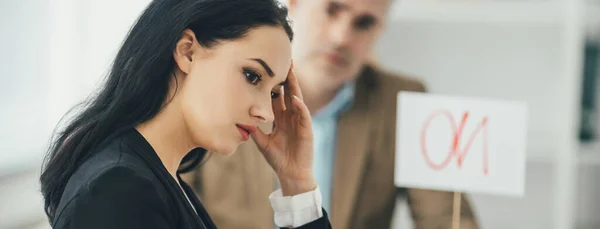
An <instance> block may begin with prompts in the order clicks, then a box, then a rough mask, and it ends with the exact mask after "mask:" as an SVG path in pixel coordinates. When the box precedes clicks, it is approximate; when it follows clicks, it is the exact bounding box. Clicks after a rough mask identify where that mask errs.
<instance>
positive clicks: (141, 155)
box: [51, 128, 331, 229]
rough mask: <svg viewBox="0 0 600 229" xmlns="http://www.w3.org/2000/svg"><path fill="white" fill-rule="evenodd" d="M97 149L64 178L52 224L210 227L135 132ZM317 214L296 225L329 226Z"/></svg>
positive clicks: (59, 227) (63, 227)
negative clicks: (306, 222)
mask: <svg viewBox="0 0 600 229" xmlns="http://www.w3.org/2000/svg"><path fill="white" fill-rule="evenodd" d="M98 149H99V150H98V151H96V153H94V155H93V156H92V157H90V158H89V159H87V160H86V161H85V163H84V164H83V165H81V167H80V168H79V169H78V170H77V171H76V172H75V173H74V174H73V175H72V176H71V178H70V179H69V182H68V184H67V186H66V188H65V191H64V192H63V195H62V198H61V201H60V203H59V205H58V208H57V210H56V214H55V218H54V219H51V221H52V227H53V228H55V229H67V228H69V229H75V228H77V229H82V228H85V229H95V228H98V229H100V228H102V229H105V228H111V229H137V228H139V229H155V228H156V229H159V228H160V229H169V228H172V229H212V228H216V226H215V224H214V223H213V221H212V220H211V219H210V216H209V215H208V213H207V212H206V209H204V207H203V206H202V203H200V201H199V200H198V199H197V198H196V196H195V195H194V193H193V191H192V190H191V189H190V187H189V186H188V185H187V184H186V183H185V182H183V181H182V180H181V178H179V177H178V179H179V182H180V183H181V185H182V186H183V189H184V190H185V193H186V194H187V196H188V197H189V201H188V199H187V198H186V196H185V195H184V194H183V192H182V191H181V188H180V187H179V185H178V184H177V182H175V180H174V179H173V178H172V177H171V175H170V174H169V173H168V172H167V170H166V169H165V167H164V166H163V164H162V162H161V161H160V159H159V157H158V155H157V154H156V152H155V151H154V149H153V148H152V147H151V146H150V144H149V143H148V142H147V141H146V139H145V138H144V137H143V136H142V135H141V134H140V133H139V132H138V131H137V130H135V129H134V128H131V129H129V130H127V131H124V132H122V133H120V134H115V135H114V136H112V137H110V138H108V139H107V140H105V141H104V143H103V144H101V146H100V147H99V148H98ZM265 201H268V199H267V197H265ZM190 202H191V204H192V205H193V206H194V207H193V208H192V206H191V205H190ZM194 209H196V211H197V213H196V211H195V210H194ZM323 213H324V216H323V217H321V218H320V219H318V220H315V221H313V222H311V223H309V224H307V225H304V226H302V227H300V228H302V229H326V228H331V225H330V223H329V219H328V218H327V213H326V212H325V211H323Z"/></svg>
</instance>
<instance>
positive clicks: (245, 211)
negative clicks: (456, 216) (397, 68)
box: [184, 66, 478, 229]
mask: <svg viewBox="0 0 600 229" xmlns="http://www.w3.org/2000/svg"><path fill="white" fill-rule="evenodd" d="M300 80H301V79H300ZM398 91H425V87H424V86H423V84H421V83H420V82H418V81H416V80H414V79H410V78H406V77H402V76H397V75H392V74H388V73H385V72H382V71H380V70H377V69H375V68H373V67H369V66H366V67H365V68H364V70H363V71H362V73H361V75H360V76H359V78H358V79H357V84H356V91H355V97H354V103H353V105H352V107H351V108H350V109H349V110H348V111H347V112H345V113H344V114H342V115H341V117H340V120H339V123H338V136H337V150H336V155H335V168H334V177H333V190H332V192H333V193H332V200H331V212H329V214H330V219H331V223H332V225H333V228H335V229H344V228H349V229H359V228H365V229H367V228H390V225H391V221H392V214H393V210H394V206H395V203H396V202H395V200H396V196H397V195H398V194H406V195H407V197H408V199H407V200H408V203H409V208H410V211H411V215H412V218H413V220H414V225H415V227H416V228H418V229H443V228H448V229H450V228H451V218H452V203H453V194H452V193H448V192H439V191H431V190H422V189H408V190H402V189H398V188H396V187H395V186H394V153H395V150H394V149H395V133H396V126H395V123H396V98H397V93H398ZM184 179H186V180H187V181H188V182H189V183H190V184H191V185H192V187H194V188H195V190H196V192H197V194H198V195H199V197H200V199H201V200H202V202H203V204H204V206H205V207H206V208H207V210H208V212H209V213H210V216H211V217H212V218H213V220H214V221H215V223H216V225H217V226H218V227H219V228H221V229H240V228H256V229H271V228H273V226H274V223H273V210H272V209H271V206H270V205H269V201H268V196H269V194H270V193H271V192H272V191H273V190H274V188H275V185H276V183H275V182H276V179H275V177H274V174H273V172H272V170H271V168H270V167H269V166H268V164H267V163H266V161H265V160H264V158H262V155H261V154H260V152H258V149H257V148H256V145H255V144H254V142H251V141H250V142H247V143H244V144H242V145H241V146H240V147H239V148H238V150H237V152H236V153H235V154H233V155H231V156H221V155H218V154H214V155H210V158H209V159H208V160H207V161H206V162H205V164H203V165H202V166H201V167H200V169H199V170H198V171H197V173H192V174H188V175H187V176H186V177H185V178H184ZM462 200H463V202H462V210H461V217H462V219H461V228H463V229H467V228H468V229H475V228H478V226H477V221H476V219H475V217H474V214H473V212H472V210H471V207H470V204H469V201H468V198H467V196H463V198H462Z"/></svg>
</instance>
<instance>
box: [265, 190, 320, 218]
mask: <svg viewBox="0 0 600 229" xmlns="http://www.w3.org/2000/svg"><path fill="white" fill-rule="evenodd" d="M269 200H270V201H271V206H272V207H273V211H274V212H275V217H274V218H275V225H277V226H278V227H286V228H296V227H300V226H302V225H305V224H308V223H310V222H312V221H315V220H317V219H319V218H321V217H323V209H322V206H323V203H322V201H321V190H320V189H319V187H318V186H317V188H316V189H315V190H313V191H310V192H305V193H302V194H298V195H295V196H283V193H282V192H281V189H277V190H275V191H274V192H272V193H271V195H269Z"/></svg>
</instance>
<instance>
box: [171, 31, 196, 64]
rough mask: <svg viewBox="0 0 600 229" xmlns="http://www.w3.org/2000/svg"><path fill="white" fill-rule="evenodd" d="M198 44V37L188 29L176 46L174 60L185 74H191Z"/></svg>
mask: <svg viewBox="0 0 600 229" xmlns="http://www.w3.org/2000/svg"><path fill="white" fill-rule="evenodd" d="M197 44H198V41H197V40H196V35H195V34H194V32H192V30H190V29H186V30H184V31H183V33H182V34H181V38H180V39H179V41H177V44H176V45H175V50H174V51H173V58H174V59H175V63H177V67H179V69H180V70H181V71H182V72H183V73H185V74H189V72H190V70H191V66H192V61H193V57H194V47H195V46H196V45H197Z"/></svg>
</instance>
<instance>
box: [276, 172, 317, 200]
mask: <svg viewBox="0 0 600 229" xmlns="http://www.w3.org/2000/svg"><path fill="white" fill-rule="evenodd" d="M303 177H304V178H287V177H281V176H278V179H279V184H280V186H281V192H282V194H283V196H295V195H298V194H302V193H306V192H310V191H313V190H315V189H316V188H317V181H316V180H315V178H314V176H313V175H312V174H310V175H307V176H303Z"/></svg>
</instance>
